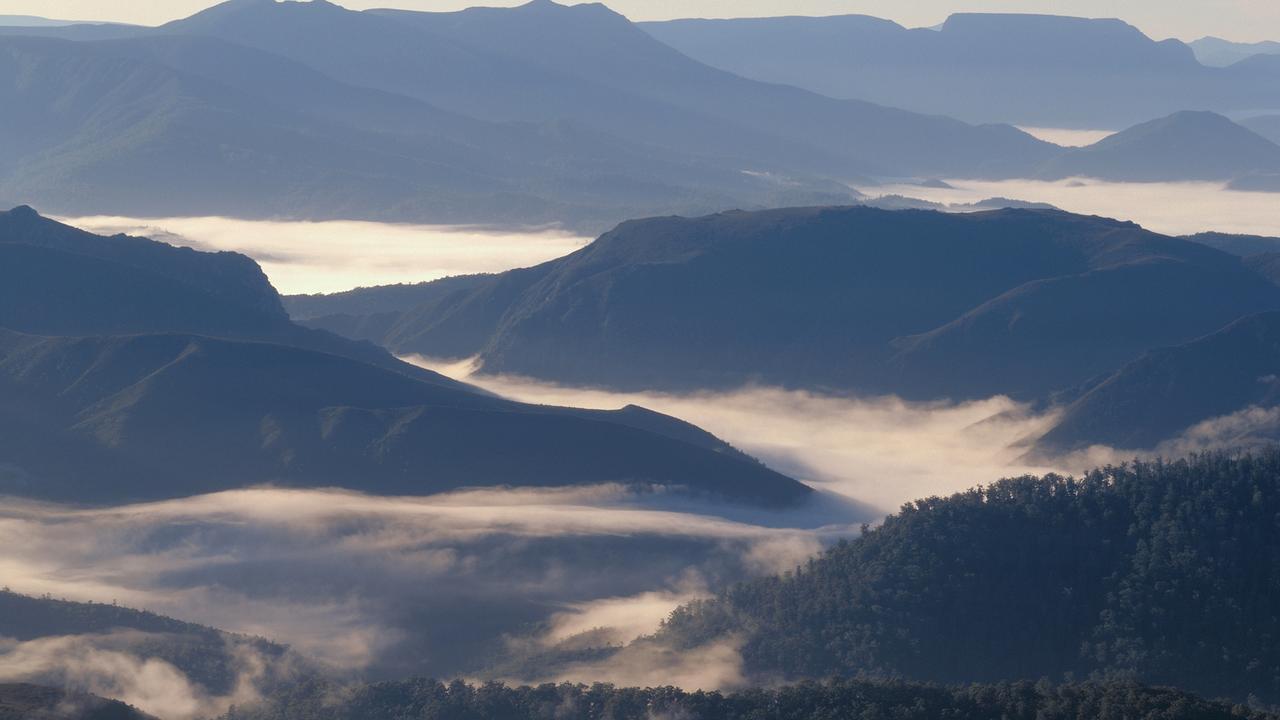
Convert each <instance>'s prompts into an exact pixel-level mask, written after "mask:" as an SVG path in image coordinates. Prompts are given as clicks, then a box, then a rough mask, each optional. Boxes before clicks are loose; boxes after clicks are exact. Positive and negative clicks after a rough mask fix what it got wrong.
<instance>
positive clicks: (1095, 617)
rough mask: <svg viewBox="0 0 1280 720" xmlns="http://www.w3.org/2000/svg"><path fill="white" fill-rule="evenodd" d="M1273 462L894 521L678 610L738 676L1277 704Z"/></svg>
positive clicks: (1090, 485) (1218, 460) (1071, 484)
mask: <svg viewBox="0 0 1280 720" xmlns="http://www.w3.org/2000/svg"><path fill="white" fill-rule="evenodd" d="M1278 512H1280V451H1276V450H1269V451H1267V452H1264V453H1261V454H1257V455H1252V456H1248V455H1246V456H1243V457H1231V456H1228V455H1222V454H1206V455H1201V456H1195V457H1192V458H1191V459H1189V460H1184V461H1179V462H1173V463H1137V464H1134V465H1131V466H1123V467H1112V468H1107V469H1104V470H1098V471H1094V472H1090V473H1088V474H1087V475H1085V476H1083V477H1081V478H1078V479H1070V478H1062V477H1056V476H1047V477H1043V478H1033V477H1026V478H1020V479H1015V480H1002V481H1000V482H998V483H995V484H993V485H991V486H989V487H986V488H979V489H975V490H970V491H968V492H964V493H959V494H957V495H953V496H951V497H949V498H929V499H925V500H919V501H916V502H912V503H908V504H907V505H905V506H904V507H903V509H902V510H901V512H899V513H898V514H896V515H893V516H891V517H889V518H888V519H887V520H886V521H885V522H884V524H883V525H882V526H880V527H877V528H873V529H868V530H867V531H866V532H864V534H863V535H862V536H861V537H860V538H858V539H856V540H853V541H850V542H848V543H845V544H842V545H840V546H838V547H836V548H835V549H832V550H830V551H828V552H826V553H824V554H823V555H821V556H819V557H818V558H816V559H813V560H811V561H810V562H809V563H807V564H806V565H804V566H802V567H800V568H798V569H797V570H796V571H795V572H794V573H788V574H786V575H783V576H780V577H773V578H768V579H763V580H757V581H749V582H747V583H745V584H743V585H740V586H738V587H736V588H735V589H733V590H732V591H730V592H728V593H727V594H725V595H723V596H721V597H720V598H718V599H715V600H710V601H705V602H700V603H694V604H692V605H690V606H686V607H684V608H682V609H680V610H678V611H677V612H676V613H675V614H674V615H673V616H672V617H671V619H670V620H669V621H668V623H667V625H666V626H665V628H664V630H663V631H662V633H660V635H659V637H660V638H661V639H664V640H666V641H667V642H670V643H674V644H675V645H676V646H677V647H683V646H693V645H698V644H701V643H705V642H708V641H711V640H714V639H717V638H724V637H731V636H732V637H738V638H740V639H741V640H742V649H741V652H742V658H743V660H744V663H745V669H746V671H747V672H748V674H749V675H750V676H752V677H757V678H760V677H776V676H782V677H791V678H803V677H827V676H830V675H833V674H834V675H842V676H852V675H858V674H862V673H865V674H869V675H872V676H889V677H901V678H907V679H911V680H920V681H931V682H944V683H968V682H992V681H997V680H1013V679H1028V680H1034V679H1036V678H1041V677H1049V678H1062V677H1064V676H1067V675H1069V674H1070V675H1074V676H1075V677H1083V676H1090V675H1097V676H1101V677H1119V678H1130V679H1135V680H1137V681H1139V682H1144V683H1152V684H1157V685H1172V686H1175V687H1179V688H1183V689H1186V690H1188V691H1191V692H1196V693H1201V694H1204V695H1206V696H1210V697H1222V696H1229V697H1232V698H1235V699H1237V700H1244V699H1245V698H1247V697H1250V696H1256V697H1257V698H1259V699H1261V701H1263V702H1265V703H1275V702H1277V700H1280V643H1278V642H1277V638H1280V526H1277V524H1276V522H1275V518H1276V517H1277V513H1278Z"/></svg>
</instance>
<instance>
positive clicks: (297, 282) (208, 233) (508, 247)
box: [59, 216, 589, 295]
mask: <svg viewBox="0 0 1280 720" xmlns="http://www.w3.org/2000/svg"><path fill="white" fill-rule="evenodd" d="M59 220H61V221H62V222H65V223H67V224H69V225H73V226H75V227H79V228H83V229H85V230H88V231H90V232H95V233H100V234H108V235H110V234H114V233H126V234H129V235H137V236H141V237H149V238H151V239H153V240H159V241H162V242H167V243H169V244H171V245H180V246H183V247H192V248H195V249H197V250H234V251H236V252H241V253H244V254H245V255H248V256H249V257H251V258H253V259H255V260H257V261H258V263H259V264H260V265H262V269H263V271H264V272H266V274H267V277H269V278H270V279H271V283H272V284H273V285H275V286H276V289H277V290H279V291H280V292H281V293H284V294H286V295H292V294H301V293H317V292H336V291H340V290H350V289H351V288H354V287H367V286H371V285H390V284H395V283H414V282H423V281H426V280H435V279H437V278H441V277H446V276H449V275H468V274H471V273H481V272H499V271H502V270H510V269H511V268H514V267H527V266H529V265H536V264H538V263H540V262H543V261H546V260H551V259H553V258H557V257H560V256H562V255H566V254H568V253H570V252H573V251H574V250H577V249H578V248H580V247H582V246H583V245H585V244H587V242H588V241H589V239H588V238H583V237H578V236H575V235H571V234H569V233H564V232H561V231H559V230H555V229H531V230H528V231H525V232H517V231H500V230H490V229H485V228H477V227H466V226H461V227H459V226H447V225H407V224H403V225H402V224H392V223H377V222H361V221H353V220H334V221H319V222H294V221H276V220H239V219H235V218H223V217H191V218H129V217H110V216H93V217H75V218H59Z"/></svg>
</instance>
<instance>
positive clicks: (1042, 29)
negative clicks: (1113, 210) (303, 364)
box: [0, 0, 1280, 231]
mask: <svg viewBox="0 0 1280 720" xmlns="http://www.w3.org/2000/svg"><path fill="white" fill-rule="evenodd" d="M761 22H763V24H764V26H766V27H768V26H771V25H770V23H769V22H764V21H761ZM756 24H760V23H756ZM784 24H788V26H789V24H799V25H804V26H805V27H808V26H809V25H812V22H810V21H801V20H796V19H791V20H787V23H784ZM716 27H717V28H722V27H729V26H720V25H716ZM752 27H755V25H752ZM815 27H816V26H815ZM896 27H897V26H893V25H892V24H888V23H884V22H882V21H872V20H866V19H852V20H851V19H847V18H846V19H842V18H831V19H824V20H823V21H822V25H821V29H820V30H814V32H817V33H818V34H819V35H820V36H821V37H827V36H830V37H836V38H838V37H841V33H842V32H844V29H848V28H852V29H851V30H849V31H850V32H853V33H854V34H855V35H856V36H857V37H863V35H864V34H867V33H869V34H870V36H875V37H879V35H880V34H883V33H890V34H891V35H892V34H895V33H898V32H899V31H901V32H903V33H907V36H906V37H908V38H913V40H912V42H916V39H919V38H922V37H925V36H926V35H927V36H931V37H932V36H947V37H951V38H953V40H954V41H955V43H958V44H957V45H956V47H954V48H952V49H951V50H948V51H947V52H959V51H960V50H963V53H962V55H963V58H961V60H963V62H961V61H960V60H956V59H955V58H951V57H950V56H947V55H946V54H945V53H944V54H943V56H940V59H939V58H935V59H934V60H930V59H929V58H930V57H931V56H930V55H928V54H927V53H926V54H925V55H923V56H921V57H919V58H916V59H914V60H912V61H911V62H912V64H911V65H910V67H908V68H906V69H905V70H904V71H903V72H905V73H907V74H909V75H910V76H912V77H934V76H935V75H939V74H945V73H944V71H950V70H952V69H954V68H956V67H960V66H962V65H964V63H970V64H976V65H975V66H981V67H983V68H986V67H988V66H991V65H992V64H993V63H995V64H997V65H999V64H1000V63H999V62H997V61H1001V62H1003V61H1002V58H1004V57H1005V55H1007V54H1008V53H1012V52H1014V51H1015V50H1016V51H1017V52H1022V53H1025V54H1027V55H1028V57H1029V58H1030V57H1034V58H1035V59H1034V62H1033V61H1032V60H1031V59H1028V60H1027V62H1026V63H1005V65H1010V66H1019V67H1021V66H1022V65H1025V66H1026V67H1027V68H1028V70H1027V71H1030V70H1029V68H1031V67H1032V66H1036V67H1039V66H1044V65H1045V64H1046V63H1047V64H1049V65H1052V66H1053V67H1054V68H1057V70H1054V72H1058V71H1059V70H1061V71H1062V72H1068V71H1070V72H1077V73H1078V72H1081V70H1080V68H1079V66H1080V62H1081V61H1080V59H1079V58H1077V57H1076V55H1077V54H1078V53H1075V52H1074V51H1073V50H1072V48H1073V47H1076V46H1080V45H1081V43H1080V42H1079V41H1078V40H1077V39H1073V38H1076V35H1075V34H1078V33H1083V35H1082V36H1081V37H1085V38H1094V39H1096V40H1097V42H1096V43H1093V41H1092V40H1090V42H1089V43H1084V45H1088V46H1090V47H1093V52H1091V53H1090V54H1089V62H1092V63H1095V64H1096V62H1101V61H1102V60H1103V59H1108V61H1111V60H1114V62H1115V63H1117V64H1119V65H1121V66H1124V67H1127V68H1130V71H1132V72H1148V71H1149V70H1150V71H1151V72H1155V70H1151V68H1161V67H1164V66H1165V65H1168V64H1173V65H1177V66H1178V67H1182V66H1184V65H1188V64H1189V65H1188V66H1189V67H1190V66H1194V67H1196V68H1200V69H1201V70H1204V71H1210V70H1213V69H1210V68H1203V67H1202V66H1200V65H1199V64H1198V63H1196V62H1195V60H1194V58H1192V57H1190V55H1189V52H1190V51H1189V50H1187V49H1186V48H1185V47H1184V46H1180V45H1177V44H1168V43H1150V42H1149V41H1146V40H1145V39H1143V38H1142V37H1141V35H1140V34H1139V33H1137V31H1136V30H1133V29H1132V28H1129V27H1128V26H1124V25H1123V24H1119V23H1114V22H1110V23H1108V22H1095V21H1083V20H1078V19H1069V18H1050V19H1044V18H1039V19H1037V18H1034V17H1032V18H1027V17H1020V16H956V17H954V18H952V20H951V21H949V23H948V25H947V27H945V28H944V29H943V32H941V33H937V32H933V31H906V30H903V29H901V28H897V29H896V30H895V29H894V28H896ZM650 29H651V30H652V29H653V28H650ZM717 32H719V30H717ZM806 32H808V31H806ZM920 33H924V35H920ZM1060 33H1066V35H1065V36H1062V37H1059V35H1060ZM1073 33H1075V34H1073ZM730 36H732V33H730ZM830 37H828V39H827V40H824V42H827V43H830V42H831V39H830ZM333 38H341V40H342V41H341V42H333V40H332V39H333ZM922 42H923V41H922ZM949 42H950V41H949ZM1091 43H1092V44H1091ZM676 44H677V46H678V45H679V43H676ZM752 44H753V45H755V46H757V47H759V48H766V47H769V46H770V45H769V43H752ZM821 44H822V43H819V42H816V41H815V42H807V43H805V45H806V48H817V47H819V46H820V45H821ZM874 44H875V43H871V45H869V46H868V47H872V46H874ZM899 44H900V43H898V41H897V40H894V41H893V42H892V43H890V45H891V46H892V47H894V48H897V47H898V46H899ZM909 44H910V43H907V45H909ZM837 45H839V46H840V47H853V48H854V49H857V48H861V47H862V46H861V45H855V46H850V45H849V44H848V43H844V42H843V41H840V42H838V43H837ZM1113 46H1114V47H1113ZM904 47H905V45H904ZM983 47H986V48H988V50H981V49H977V48H983ZM957 48H959V49H958V50H957ZM992 48H999V50H996V49H992ZM1108 48H1110V49H1108ZM1179 48H1181V50H1179ZM0 49H3V50H4V52H3V54H0V103H3V104H5V105H6V106H7V107H12V108H15V111H14V112H12V113H9V114H6V115H5V117H3V118H0V197H5V198H15V199H17V200H18V201H21V202H27V203H29V204H38V205H39V206H41V207H44V208H46V209H51V210H53V211H55V212H58V213H61V214H67V215H87V214H108V213H109V214H126V215H135V216H163V215H234V216H239V217H253V218H279V217H284V218H295V219H331V218H354V219H368V220H383V221H415V222H435V223H477V222H484V223H491V224H492V223H497V224H504V225H527V224H546V223H563V224H565V225H568V226H571V227H574V228H578V229H585V230H590V231H599V230H603V229H606V228H608V227H611V226H612V225H614V224H616V223H617V222H619V221H621V220H624V219H627V218H631V217H640V216H649V215H655V214H668V213H676V214H682V215H701V214H706V213H710V212H715V211H720V210H727V209H734V208H746V209H761V208H769V207H786V206H797V205H819V204H827V205H829V204H843V203H847V202H849V201H851V200H852V199H853V198H855V197H857V192H856V191H855V190H853V189H852V188H851V187H850V184H851V183H852V184H862V185H872V184H874V183H875V182H877V181H878V180H881V179H889V180H895V179H901V178H940V177H967V178H988V179H1004V178H1025V177H1036V176H1039V175H1042V174H1044V173H1045V172H1054V171H1053V170H1052V168H1054V167H1056V166H1057V165H1060V164H1067V165H1070V164H1071V163H1073V162H1077V161H1076V160H1074V158H1077V157H1084V158H1093V159H1094V160H1093V161H1092V164H1090V163H1084V164H1083V165H1082V166H1081V168H1080V169H1081V171H1091V170H1093V171H1097V172H1098V174H1099V176H1102V177H1113V178H1118V177H1120V176H1119V174H1118V173H1119V171H1117V169H1116V167H1115V165H1116V164H1117V163H1120V162H1122V161H1123V162H1128V161H1129V160H1131V159H1132V158H1129V157H1128V156H1122V153H1119V152H1118V150H1119V149H1116V148H1106V147H1103V148H1095V149H1094V151H1091V152H1089V153H1077V152H1075V151H1068V150H1064V149H1063V148H1060V147H1058V146H1055V145H1052V144H1049V143H1046V142H1042V141H1040V140H1037V139H1035V138H1034V137H1032V136H1030V135H1028V134H1027V133H1024V132H1022V131H1020V130H1018V129H1016V128H1014V127H1012V126H1010V125H1006V124H976V125H975V124H967V123H964V122H961V121H959V120H955V119H952V118H950V117H944V116H941V115H937V114H932V113H934V112H935V111H934V110H930V111H929V112H928V113H919V112H909V111H906V110H901V109H897V108H895V107H891V106H886V105H879V104H875V103H872V102H868V101H866V100H861V99H833V98H831V97H826V96H823V95H821V94H816V93H814V92H810V91H809V90H804V89H800V88H799V87H793V86H788V85H781V84H774V83H769V82H760V81H758V80H753V79H748V78H747V77H742V76H739V75H734V74H732V73H730V72H726V71H724V70H721V69H716V68H715V67H712V66H710V65H707V64H703V63H702V62H699V61H697V60H695V59H693V58H691V57H689V55H687V54H684V53H682V52H680V51H679V50H677V49H675V48H673V47H670V46H669V45H667V44H664V43H663V42H659V41H658V40H656V39H654V37H653V36H651V35H650V34H649V33H646V32H645V31H644V30H642V29H641V28H640V27H638V26H637V25H635V24H633V23H631V22H629V21H628V20H627V19H626V18H624V17H623V16H621V15H618V14H617V13H614V12H613V11H611V10H609V9H608V8H606V7H605V6H603V5H574V6H562V5H558V4H556V3H552V2H532V3H528V4H526V5H523V6H519V7H515V8H472V9H470V10H464V11H460V12H452V13H428V12H413V11H398V10H372V11H365V12H354V11H350V10H347V9H345V8H342V7H340V6H338V5H335V4H333V3H329V2H305V3H304V2H291V3H278V2H274V0H233V1H232V2H226V3H223V4H220V5H216V6H214V7H211V8H209V9H207V10H205V11H202V12H199V13H197V14H195V15H193V16H191V17H188V18H184V19H181V20H178V21H174V22H172V23H168V24H166V25H165V26H163V27H160V28H142V27H130V26H99V25H72V26H67V27H42V28H15V27H9V28H0ZM1184 51H1185V52H1184ZM858 52H862V50H858ZM869 52H870V51H869ZM895 52H896V51H895ZM1001 53H1005V55H1001ZM694 54H695V55H696V53H694ZM1067 54H1069V55H1070V57H1071V58H1074V61H1072V62H1064V61H1063V57H1066V56H1067ZM1184 55H1185V57H1184ZM931 62H932V63H935V65H934V66H930V65H929V63H931ZM921 63H923V64H921ZM1037 63H1038V64H1039V65H1037ZM1241 65H1242V67H1240V68H1233V69H1232V70H1231V73H1232V77H1236V76H1239V77H1242V78H1246V77H1247V78H1248V82H1249V83H1252V84H1253V85H1260V86H1268V83H1270V82H1271V80H1270V79H1269V78H1271V77H1272V75H1275V76H1276V77H1277V78H1280V71H1277V70H1276V69H1275V68H1272V67H1270V66H1269V65H1266V64H1265V63H1242V64H1241ZM1246 65H1247V66H1246ZM920 68H926V69H928V72H921V71H919V69H920ZM1073 68H1074V69H1073ZM983 72H984V73H985V72H986V71H985V70H984V71H983ZM1224 72H1225V71H1224ZM853 75H854V76H857V77H874V76H876V75H875V73H870V74H868V73H854V74H853ZM1096 75H1097V73H1092V74H1090V77H1094V76H1096ZM1241 82H1244V81H1243V80H1242V81H1241ZM1277 82H1280V81H1277ZM951 86H960V87H968V86H965V85H963V83H961V84H959V85H957V84H956V83H952V84H951V85H950V86H949V87H951ZM1012 87H1020V88H1023V90H1022V91H1020V92H1017V93H1013V92H1010V91H1009V88H1012ZM1027 87H1030V85H1028V83H1026V82H1023V81H1022V80H1018V79H1016V78H1014V79H1012V80H1007V81H1005V82H1003V84H1001V85H1000V86H999V87H994V88H990V89H989V91H988V92H987V93H986V94H985V95H984V94H982V93H968V91H966V92H967V93H968V94H972V95H974V96H975V97H981V98H982V105H983V107H984V108H993V107H995V105H996V104H997V101H998V100H1000V99H1001V98H1008V97H1009V96H1017V98H1018V99H1026V98H1029V97H1030V96H1032V95H1034V93H1030V92H1027V91H1026V88H1027ZM1179 87H1181V85H1180V86H1179ZM1076 90H1077V89H1075V88H1073V89H1072V92H1071V93H1068V92H1059V93H1057V95H1056V97H1075V96H1076V95H1075V94H1073V93H1075V92H1076ZM1128 95H1132V96H1137V95H1141V93H1137V92H1132V91H1131V92H1129V93H1128ZM846 97H851V96H846ZM1049 104H1050V103H1048V102H1045V101H1038V103H1037V107H1047V106H1048V105H1049ZM1165 105H1167V107H1166V106H1165ZM1198 106H1205V107H1216V105H1215V104H1214V103H1208V102H1201V100H1199V99H1198V98H1197V97H1195V96H1194V95H1185V96H1179V98H1178V100H1177V102H1176V104H1168V103H1165V104H1164V105H1161V106H1160V107H1159V108H1158V111H1159V114H1162V115H1163V114H1166V113H1169V112H1174V111H1177V110H1181V109H1182V108H1185V107H1198ZM1250 107H1251V108H1263V109H1265V103H1263V102H1262V101H1260V100H1259V101H1258V102H1254V103H1253V104H1252V105H1251V106H1250ZM1156 114H1157V112H1156V110H1155V109H1153V110H1151V112H1150V113H1147V112H1146V111H1144V112H1143V114H1141V115H1139V116H1137V117H1135V118H1134V120H1135V121H1136V120H1148V119H1149V118H1150V117H1153V116H1155V115H1156ZM1010 118H1014V115H1007V116H1004V117H1002V118H998V119H1010ZM1214 132H1215V133H1222V132H1226V131H1225V130H1223V129H1221V128H1219V129H1217V130H1215V131H1214ZM1210 134H1211V135H1212V134H1213V133H1210ZM1215 137H1216V136H1214V137H1209V138H1207V139H1204V140H1203V141H1202V142H1201V145H1204V146H1206V147H1210V148H1212V147H1215V146H1214V143H1215V142H1218V140H1215ZM1194 145H1195V143H1189V144H1187V147H1188V148H1190V147H1193V146H1194ZM1144 147H1145V146H1144ZM1103 151H1105V152H1103ZM1164 153H1169V154H1170V155H1171V157H1172V158H1174V159H1173V160H1170V159H1167V158H1165V156H1164ZM1265 155H1266V153H1261V152H1260V153H1255V154H1252V155H1251V154H1248V153H1243V154H1242V153H1240V152H1230V153H1225V154H1224V156H1223V157H1222V158H1217V159H1216V161H1217V162H1218V164H1219V165H1221V166H1222V169H1221V171H1220V172H1219V173H1218V174H1217V175H1215V179H1223V180H1234V181H1237V182H1238V183H1239V188H1240V189H1249V190H1272V189H1275V183H1276V182H1280V180H1277V178H1280V172H1277V171H1276V170H1275V169H1274V168H1272V167H1271V166H1270V165H1268V164H1266V163H1262V160H1263V159H1264V156H1265ZM1206 157H1210V158H1212V157H1213V156H1212V155H1207V156H1206V155H1204V154H1203V153H1201V154H1195V153H1191V152H1184V148H1183V145H1182V144H1180V143H1172V144H1171V143H1157V144H1154V145H1152V146H1151V149H1150V152H1149V153H1148V156H1145V157H1143V158H1141V160H1142V162H1143V163H1146V164H1147V165H1148V166H1149V168H1148V170H1149V172H1148V176H1149V178H1150V179H1162V180H1186V179H1195V178H1199V177H1201V176H1202V175H1203V174H1204V170H1203V168H1204V166H1205V165H1206V163H1205V158H1206ZM1107 158H1111V159H1110V160H1108V159H1107ZM1177 158H1181V160H1180V161H1179V160H1177ZM1046 168H1050V170H1046ZM1161 172H1166V173H1167V176H1164V175H1161V174H1160V173H1161ZM1219 176H1220V177H1219ZM1144 177H1147V176H1144ZM120 178H128V179H129V180H128V182H120V181H119V179H120Z"/></svg>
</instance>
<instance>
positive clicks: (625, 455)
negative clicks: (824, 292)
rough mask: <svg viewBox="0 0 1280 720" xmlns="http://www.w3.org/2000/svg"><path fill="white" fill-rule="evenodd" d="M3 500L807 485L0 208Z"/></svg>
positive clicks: (225, 276) (183, 261) (784, 497)
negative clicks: (488, 384) (307, 324)
mask: <svg viewBox="0 0 1280 720" xmlns="http://www.w3.org/2000/svg"><path fill="white" fill-rule="evenodd" d="M0 253H3V255H4V257H5V262H4V263H2V264H0V268H2V270H0V272H3V273H4V274H5V282H3V283H0V287H3V290H2V291H0V292H3V297H4V302H3V303H0V307H3V308H4V310H3V315H2V316H0V328H7V329H4V330H0V387H3V392H4V395H5V397H6V403H5V406H4V408H3V409H2V410H0V425H2V426H3V428H4V431H3V432H0V458H3V463H4V467H5V470H4V471H3V472H0V480H2V482H0V485H2V490H3V492H6V493H10V494H19V495H27V496H35V497H43V498H50V499H59V500H76V501H79V502H113V501H124V500H136V499H147V498H160V497H176V496H183V495H190V494H193V493H199V492H208V491H214V490H220V489H229V488H234V487H244V486H248V485H254V484H261V483H277V484H281V485H294V486H299V485H301V486H308V487H316V486H343V487H349V488H353V489H358V490H364V491H369V492H381V493H397V494H410V493H427V492H436V491H441V490H447V489H452V488H458V487H464V486H465V487H470V486H480V485H536V486H556V485H569V484H581V483H599V482H623V483H633V484H661V485H670V486H679V487H683V488H686V489H689V490H691V491H694V492H697V493H703V494H714V495H720V496H725V497H729V498H734V499H739V500H745V501H752V502H758V503H764V504H786V503H789V502H792V501H796V500H798V499H800V498H803V497H804V496H806V495H807V493H808V492H809V491H808V488H807V487H805V486H804V485H801V484H800V483H797V482H795V481H793V480H791V479H789V478H786V477H784V476H782V475H779V474H777V473H775V472H773V471H771V470H769V469H767V468H765V467H764V466H762V465H760V464H758V463H756V462H755V461H754V460H751V459H750V458H748V457H746V456H744V455H742V454H741V453H738V452H737V451H735V450H733V449H731V448H729V447H728V446H726V445H725V444H724V443H722V442H721V441H719V440H717V439H715V438H714V437H712V436H710V435H708V434H707V433H705V432H703V431H701V430H699V429H697V428H695V427H693V426H691V425H688V424H686V423H683V422H680V421H678V420H675V419H672V418H668V417H666V416H662V415H658V414H656V413H652V412H649V411H646V410H643V409H641V408H636V407H629V408H626V409H624V410H618V411H592V410H575V409H569V408H556V407H545V406H531V405H524V404H520V403H515V402H511V401H507V400H504V399H501V398H497V397H493V396H490V395H488V394H485V393H482V392H480V391H478V390H476V389H475V388H472V387H470V386H467V385H464V384H462V383H457V382H454V381H452V380H448V379H446V378H443V377H442V376H439V375H437V374H435V373H431V372H428V371H425V370H420V369H418V368H414V367H412V366H409V365H406V364H404V363H401V362H399V361H398V360H395V359H394V358H392V357H391V356H389V355H388V354H387V353H386V352H385V351H384V350H381V349H378V348H376V347H374V346H372V345H370V344H365V343H357V342H353V341H349V340H345V339H342V338H338V337H336V336H333V335H330V334H328V333H326V332H323V331H316V330H309V329H306V328H301V327H298V326H296V325H293V324H292V323H291V322H289V321H288V319H287V318H285V317H284V313H283V310H282V309H281V306H280V301H279V298H278V296H276V294H275V291H274V290H273V289H272V288H271V287H270V285H269V284H267V283H266V280H265V278H264V277H263V276H262V273H261V271H260V270H259V269H258V268H257V266H256V265H255V264H254V263H252V261H250V260H248V259H247V258H244V257H241V256H238V255H234V254H230V253H219V254H209V253H200V252H196V251H194V250H189V249H178V248H172V247H169V246H166V245H163V244H160V243H155V242H152V241H148V240H142V239H138V238H128V237H124V236H117V237H113V238H101V237H97V236H93V235H89V234H87V233H83V232H80V231H77V230H75V229H73V228H68V227H66V226H63V225H60V224H58V223H54V222H52V221H49V220H46V219H44V218H41V217H40V216H38V215H37V214H35V212H34V211H32V210H30V209H29V208H19V209H17V210H14V211H11V212H9V213H7V214H5V215H0Z"/></svg>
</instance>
